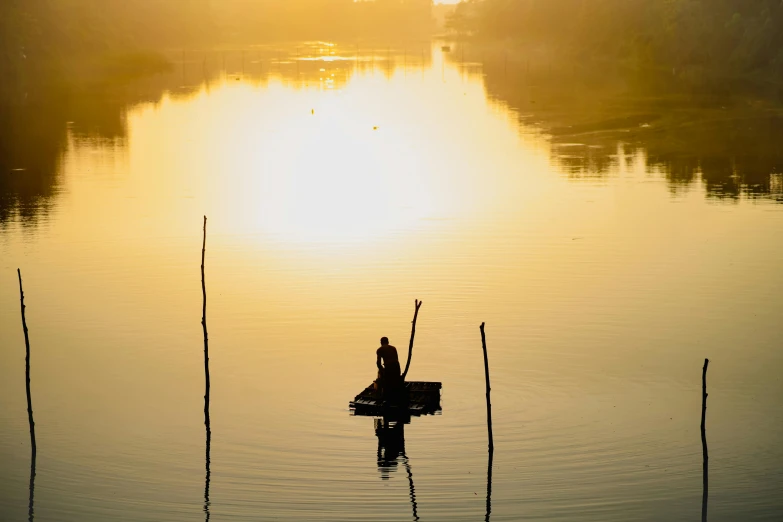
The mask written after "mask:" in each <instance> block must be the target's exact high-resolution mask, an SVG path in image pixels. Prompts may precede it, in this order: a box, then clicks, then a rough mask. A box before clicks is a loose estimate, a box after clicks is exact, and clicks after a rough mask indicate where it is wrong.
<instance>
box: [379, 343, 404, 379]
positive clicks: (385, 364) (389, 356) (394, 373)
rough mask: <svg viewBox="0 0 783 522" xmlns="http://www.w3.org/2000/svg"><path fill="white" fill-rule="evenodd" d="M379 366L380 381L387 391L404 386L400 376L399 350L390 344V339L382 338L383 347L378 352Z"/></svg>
mask: <svg viewBox="0 0 783 522" xmlns="http://www.w3.org/2000/svg"><path fill="white" fill-rule="evenodd" d="M376 355H377V359H376V365H377V366H378V378H379V379H378V380H379V381H380V384H381V387H382V388H383V389H384V390H385V391H389V390H392V389H395V388H397V387H399V386H400V384H402V375H401V374H400V360H399V357H398V356H397V348H395V347H394V346H392V345H390V344H389V339H388V338H386V337H382V338H381V347H380V348H378V350H377V351H376Z"/></svg>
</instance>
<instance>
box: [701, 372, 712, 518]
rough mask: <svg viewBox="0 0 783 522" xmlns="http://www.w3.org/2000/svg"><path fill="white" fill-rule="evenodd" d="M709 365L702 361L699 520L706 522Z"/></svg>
mask: <svg viewBox="0 0 783 522" xmlns="http://www.w3.org/2000/svg"><path fill="white" fill-rule="evenodd" d="M708 364H710V360H709V359H704V368H702V371H701V452H702V461H703V463H702V480H703V483H704V489H703V490H702V497H701V520H702V522H707V491H708V487H707V486H708V484H707V482H708V480H709V473H708V467H709V465H708V462H709V456H708V455H707V431H706V429H705V421H706V418H707V365H708Z"/></svg>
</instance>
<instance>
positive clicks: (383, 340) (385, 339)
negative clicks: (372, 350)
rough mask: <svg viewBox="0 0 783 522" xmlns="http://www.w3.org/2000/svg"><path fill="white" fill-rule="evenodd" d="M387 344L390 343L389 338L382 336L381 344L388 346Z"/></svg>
mask: <svg viewBox="0 0 783 522" xmlns="http://www.w3.org/2000/svg"><path fill="white" fill-rule="evenodd" d="M387 344H389V338H388V337H381V346H386V345H387Z"/></svg>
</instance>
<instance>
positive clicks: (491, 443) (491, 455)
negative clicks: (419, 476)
mask: <svg viewBox="0 0 783 522" xmlns="http://www.w3.org/2000/svg"><path fill="white" fill-rule="evenodd" d="M479 329H480V330H481V347H482V348H483V349H484V377H485V379H486V388H487V434H488V436H489V451H488V453H489V454H488V456H487V512H486V516H485V517H484V520H485V521H486V522H489V516H490V514H491V513H492V461H493V460H494V456H495V443H494V440H493V437H492V403H491V402H490V400H489V392H490V386H489V360H488V359H487V338H486V336H485V335H484V323H481V326H480V327H479Z"/></svg>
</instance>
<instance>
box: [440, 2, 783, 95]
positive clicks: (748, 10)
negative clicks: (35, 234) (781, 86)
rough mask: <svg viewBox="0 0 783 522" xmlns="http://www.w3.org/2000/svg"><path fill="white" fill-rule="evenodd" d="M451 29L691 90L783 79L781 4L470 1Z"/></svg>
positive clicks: (454, 18) (452, 21)
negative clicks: (662, 77) (655, 75)
mask: <svg viewBox="0 0 783 522" xmlns="http://www.w3.org/2000/svg"><path fill="white" fill-rule="evenodd" d="M448 27H449V28H450V29H451V30H452V31H453V32H456V33H458V34H459V35H462V36H471V37H473V38H475V39H477V40H503V41H506V42H514V43H516V44H519V45H526V46H533V47H536V48H538V49H539V50H542V49H543V50H546V51H547V52H548V53H551V54H552V55H553V56H555V57H557V58H565V57H569V58H574V59H580V60H590V61H592V62H596V61H599V60H606V61H613V62H620V63H622V64H624V65H625V66H627V67H628V68H630V69H637V70H638V69H646V70H648V71H649V70H656V69H657V70H658V71H659V72H661V73H666V74H670V75H672V76H675V77H679V78H681V79H683V80H686V81H689V82H692V83H698V82H703V81H710V80H714V79H716V78H720V77H727V76H730V75H731V76H740V75H741V76H747V75H751V76H753V77H754V78H756V79H763V80H775V81H780V80H783V2H781V0H466V1H463V2H462V3H461V4H459V5H458V6H457V8H456V10H455V11H454V13H453V14H452V16H451V17H450V18H449V21H448Z"/></svg>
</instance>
